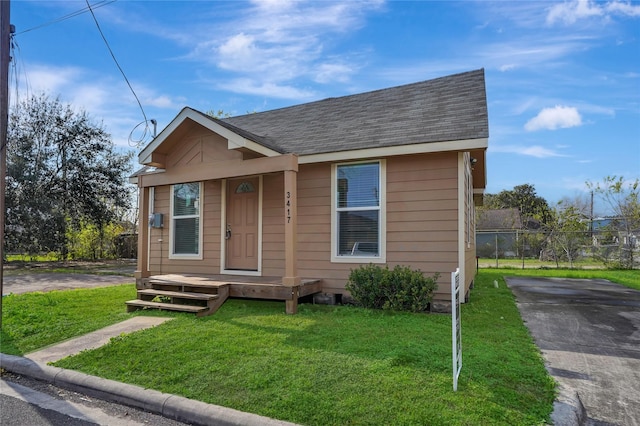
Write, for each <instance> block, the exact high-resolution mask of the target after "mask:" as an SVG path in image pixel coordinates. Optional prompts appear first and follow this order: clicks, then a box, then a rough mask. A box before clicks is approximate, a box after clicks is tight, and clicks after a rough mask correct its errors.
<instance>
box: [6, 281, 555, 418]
mask: <svg viewBox="0 0 640 426" xmlns="http://www.w3.org/2000/svg"><path fill="white" fill-rule="evenodd" d="M494 280H498V281H499V283H500V285H499V287H498V288H495V287H494V285H493V281H494ZM115 289H117V288H115ZM101 290H105V289H101ZM85 291H86V292H87V293H86V294H84V295H83V296H82V297H81V298H82V299H83V300H85V301H86V300H90V297H89V295H90V294H91V292H93V291H95V290H85ZM114 291H115V290H114ZM56 296H57V294H52V297H56ZM102 296H103V297H107V296H106V295H102ZM21 297H29V295H24V296H14V297H13V298H11V299H9V300H6V302H8V303H7V305H9V306H10V305H11V304H12V303H14V302H15V301H16V300H17V299H18V298H21ZM128 297H130V296H129V295H117V294H115V293H114V295H113V299H117V302H118V303H122V305H121V306H120V309H121V312H124V310H125V308H124V301H125V300H126V299H127V298H128ZM61 303H62V302H61ZM65 303H66V302H65ZM74 309H81V307H80V306H76V307H74ZM6 312H7V315H11V313H10V312H11V310H10V309H8V310H7V311H6ZM108 316H109V318H110V319H114V320H116V318H115V317H113V313H110V314H108ZM172 316H175V317H176V319H175V320H174V321H170V322H168V323H165V324H163V325H161V326H158V327H155V328H153V329H149V330H145V331H142V332H137V333H134V334H131V335H127V336H123V337H118V338H115V339H112V341H111V342H110V343H109V344H108V345H107V346H105V347H103V348H101V349H98V350H94V351H87V352H83V353H81V354H79V355H77V356H74V357H71V358H68V359H65V360H62V361H59V362H57V363H56V364H55V365H56V366H59V367H63V368H70V369H74V370H79V371H83V372H85V373H88V374H92V375H97V376H101V377H105V378H109V379H113V380H118V381H123V382H127V383H132V384H137V385H140V386H145V387H150V388H153V389H157V390H160V391H162V392H167V393H173V394H178V395H182V396H186V397H188V398H193V399H197V400H201V401H205V402H208V403H213V404H218V405H223V406H227V407H232V408H235V409H238V410H243V411H249V412H253V413H257V414H261V415H265V416H269V417H274V418H278V419H282V420H288V421H292V422H297V423H301V424H308V425H344V424H352V425H355V424H394V425H396V424H430V425H433V424H461V425H464V424H467V425H477V424H509V425H518V424H519V425H535V424H544V423H545V422H546V421H547V420H548V416H549V414H550V413H551V410H552V403H553V399H554V384H553V381H552V379H551V378H550V377H549V376H548V375H547V373H546V371H545V369H544V366H543V361H542V359H541V357H540V355H539V352H538V350H537V348H536V347H535V345H534V344H533V341H532V339H531V337H530V336H529V333H528V331H527V329H526V328H525V327H524V325H523V324H522V320H521V318H520V315H519V313H518V310H517V308H516V306H515V303H514V299H513V296H512V295H511V292H510V291H509V290H508V288H507V287H506V285H505V284H504V281H503V280H502V278H501V276H500V275H499V274H498V273H493V272H491V273H486V272H484V271H483V272H481V274H480V275H479V276H478V279H477V280H476V288H475V289H474V290H473V292H472V295H471V302H470V303H468V304H466V305H464V306H463V309H462V324H463V325H462V333H463V359H464V364H463V368H462V373H461V376H460V379H459V384H458V392H453V390H452V377H451V370H452V366H451V364H452V361H451V317H450V316H449V315H437V314H411V313H390V312H383V311H371V310H365V309H360V308H354V307H348V306H323V305H307V304H303V305H301V306H300V308H299V313H298V314H297V315H285V314H284V304H283V303H281V302H278V303H275V302H265V301H252V300H229V301H227V303H225V305H224V306H223V307H222V308H221V309H220V310H219V311H218V312H217V313H216V314H215V315H212V316H210V317H205V318H195V317H193V316H190V315H186V314H173V315H172ZM119 319H121V318H117V320H119ZM41 320H42V318H41V319H39V320H38V321H41ZM57 320H58V318H56V317H55V316H52V317H51V318H50V321H53V322H55V321H57ZM114 322H115V321H114ZM32 326H33V328H34V329H37V328H38V325H37V324H33V325H32ZM5 333H7V334H9V335H11V334H12V328H9V329H7V328H6V327H5ZM13 342H14V345H15V346H16V347H19V348H22V347H23V345H21V344H20V339H19V338H16V337H13Z"/></svg>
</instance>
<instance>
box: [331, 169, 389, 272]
mask: <svg viewBox="0 0 640 426" xmlns="http://www.w3.org/2000/svg"><path fill="white" fill-rule="evenodd" d="M384 164H385V163H384V161H383V160H380V161H369V162H358V163H346V164H334V165H333V168H332V186H333V189H332V203H331V204H332V238H331V244H332V246H333V247H332V255H331V260H332V261H334V262H358V263H361V262H373V263H383V262H385V260H386V259H385V257H386V247H385V246H386V238H385V230H386V226H385V199H384V198H385V192H386V184H385V167H384Z"/></svg>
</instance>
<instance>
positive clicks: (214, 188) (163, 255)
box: [149, 181, 221, 275]
mask: <svg viewBox="0 0 640 426" xmlns="http://www.w3.org/2000/svg"><path fill="white" fill-rule="evenodd" d="M203 186H204V189H203V191H204V194H203V199H204V202H203V203H201V207H202V209H203V211H202V220H203V229H202V238H203V240H202V250H203V259H202V260H186V259H169V250H170V247H169V233H170V228H171V211H170V200H169V197H170V196H171V187H170V186H169V185H165V186H160V187H156V189H155V200H154V213H162V214H164V227H163V228H161V229H151V233H150V234H151V238H150V241H151V244H150V246H151V250H150V252H149V270H150V272H151V274H152V275H153V274H167V273H176V274H181V273H194V274H217V273H219V272H220V202H221V185H220V181H207V182H205V183H204V185H203ZM159 240H162V242H160V241H159Z"/></svg>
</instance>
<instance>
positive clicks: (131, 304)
mask: <svg viewBox="0 0 640 426" xmlns="http://www.w3.org/2000/svg"><path fill="white" fill-rule="evenodd" d="M125 303H126V305H127V309H128V311H129V312H131V311H134V310H136V308H151V309H160V310H166V311H180V312H190V313H194V314H197V313H200V312H204V311H207V310H208V309H209V308H208V307H207V306H193V305H178V304H175V303H161V302H152V301H150V300H140V299H136V300H129V301H127V302H125Z"/></svg>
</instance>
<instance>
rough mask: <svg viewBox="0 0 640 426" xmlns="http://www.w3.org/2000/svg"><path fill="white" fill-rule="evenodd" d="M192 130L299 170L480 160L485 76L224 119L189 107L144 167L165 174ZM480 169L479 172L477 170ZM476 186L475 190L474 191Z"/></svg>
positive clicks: (157, 141) (153, 145)
mask: <svg viewBox="0 0 640 426" xmlns="http://www.w3.org/2000/svg"><path fill="white" fill-rule="evenodd" d="M189 123H192V124H193V123H197V124H199V125H201V126H203V127H205V128H207V129H209V130H211V131H212V132H215V133H217V134H219V135H221V136H222V137H224V138H226V139H227V141H228V149H240V150H249V151H252V152H255V153H257V154H259V155H261V156H267V157H272V156H277V155H281V154H296V155H298V156H300V157H301V159H300V162H301V163H304V162H315V161H328V160H329V157H331V158H330V160H332V161H333V160H335V158H333V157H334V156H335V155H336V154H337V155H340V156H342V158H341V159H348V158H351V159H355V158H365V157H369V156H384V155H400V154H413V153H420V152H436V151H472V154H473V155H474V156H475V157H481V158H480V163H482V164H480V167H479V168H480V169H482V172H481V173H480V175H481V178H479V179H474V182H475V181H476V180H477V181H478V182H479V185H480V187H484V182H485V181H486V174H485V172H484V165H483V164H484V151H485V150H486V148H487V138H488V137H489V123H488V116H487V99H486V89H485V82H484V70H483V69H480V70H475V71H469V72H465V73H461V74H455V75H451V76H447V77H441V78H436V79H433V80H427V81H423V82H419V83H413V84H407V85H403V86H397V87H391V88H388V89H381V90H375V91H372V92H367V93H361V94H356V95H349V96H343V97H339V98H329V99H325V100H321V101H316V102H311V103H307V104H301V105H296V106H291V107H287V108H280V109H276V110H271V111H265V112H260V113H252V114H247V115H241V116H237V117H230V118H224V119H217V118H213V117H211V116H209V115H207V114H204V113H202V112H199V111H196V110H194V109H192V108H189V107H185V108H183V109H182V111H180V113H179V114H178V115H177V116H176V117H175V118H174V119H173V120H172V121H171V123H169V124H168V125H167V126H166V127H165V128H164V129H163V130H162V131H161V132H160V134H158V136H157V137H156V138H154V140H152V141H151V142H150V143H149V144H148V145H147V146H146V147H145V148H144V149H142V151H141V152H140V154H139V155H138V160H139V162H140V164H143V165H147V166H158V167H163V162H164V158H165V156H166V155H167V154H168V152H169V150H170V147H171V146H172V145H174V144H175V143H178V142H179V140H180V138H181V135H182V134H183V133H184V131H187V130H188V129H189V128H190V124H189ZM476 168H478V167H476ZM474 185H475V184H474Z"/></svg>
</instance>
